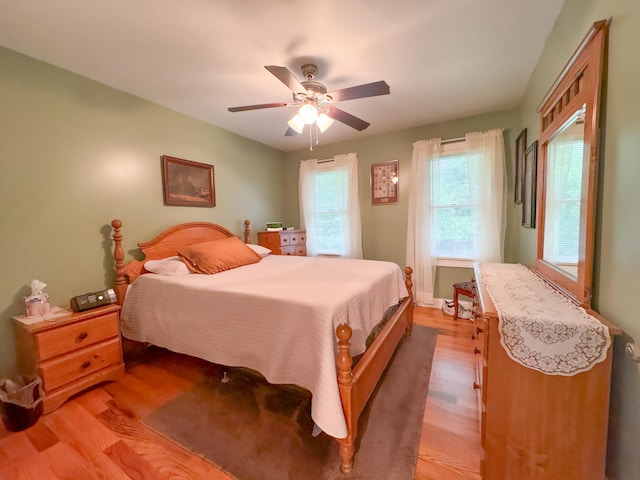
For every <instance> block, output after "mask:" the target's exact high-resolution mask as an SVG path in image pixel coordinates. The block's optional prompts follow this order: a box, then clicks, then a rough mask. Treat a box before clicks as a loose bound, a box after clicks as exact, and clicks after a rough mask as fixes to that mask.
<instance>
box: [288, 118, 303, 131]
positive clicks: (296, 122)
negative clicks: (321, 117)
mask: <svg viewBox="0 0 640 480" xmlns="http://www.w3.org/2000/svg"><path fill="white" fill-rule="evenodd" d="M287 123H288V124H289V126H290V127H291V128H292V129H293V130H295V131H296V133H302V130H303V129H304V122H303V121H302V118H300V114H296V115H295V116H294V117H293V118H292V119H291V120H289V121H288V122H287Z"/></svg>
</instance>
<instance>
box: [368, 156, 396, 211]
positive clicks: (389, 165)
mask: <svg viewBox="0 0 640 480" xmlns="http://www.w3.org/2000/svg"><path fill="white" fill-rule="evenodd" d="M396 203H398V160H391V161H390V162H382V163H373V164H372V165H371V205H392V204H396Z"/></svg>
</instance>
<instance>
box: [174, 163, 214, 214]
mask: <svg viewBox="0 0 640 480" xmlns="http://www.w3.org/2000/svg"><path fill="white" fill-rule="evenodd" d="M162 187H163V192H164V204H165V205H178V206H187V207H215V206H216V192H215V184H214V176H213V165H208V164H206V163H198V162H192V161H191V160H184V159H182V158H176V157H170V156H168V155H163V156H162Z"/></svg>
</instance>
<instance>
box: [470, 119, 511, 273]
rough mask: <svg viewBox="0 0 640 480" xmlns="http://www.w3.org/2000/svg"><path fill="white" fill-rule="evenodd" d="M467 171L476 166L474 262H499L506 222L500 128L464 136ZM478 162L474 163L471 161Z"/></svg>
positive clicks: (502, 254) (502, 250)
mask: <svg viewBox="0 0 640 480" xmlns="http://www.w3.org/2000/svg"><path fill="white" fill-rule="evenodd" d="M465 140H466V150H467V158H468V159H469V161H470V162H471V163H470V165H469V171H472V168H473V169H477V175H473V177H475V178H476V179H477V182H478V183H477V192H478V193H477V194H478V221H477V223H476V235H475V243H474V250H475V258H474V260H475V261H478V262H492V263H502V261H503V259H504V258H503V257H504V236H505V229H506V225H505V222H504V221H503V220H504V218H506V204H505V202H504V192H505V188H506V178H505V175H504V168H505V167H504V139H503V137H502V129H495V130H489V131H488V132H485V133H477V132H474V133H468V134H467V135H466V136H465ZM475 162H477V163H476V164H475V165H474V163H475Z"/></svg>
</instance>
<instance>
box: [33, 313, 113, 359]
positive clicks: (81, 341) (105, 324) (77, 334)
mask: <svg viewBox="0 0 640 480" xmlns="http://www.w3.org/2000/svg"><path fill="white" fill-rule="evenodd" d="M118 335H120V325H119V322H118V312H112V313H110V314H107V315H102V316H99V317H95V318H91V319H88V320H84V321H81V322H77V323H72V324H69V325H66V326H62V327H60V328H56V329H53V330H46V331H43V332H39V333H37V334H36V335H35V342H36V351H37V354H36V355H37V356H38V359H39V360H47V359H49V358H52V357H55V356H57V355H62V354H64V353H69V352H70V351H72V350H77V349H79V348H84V347H86V346H87V345H91V344H94V343H98V342H102V341H103V340H106V339H108V338H111V337H116V336H118Z"/></svg>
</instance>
